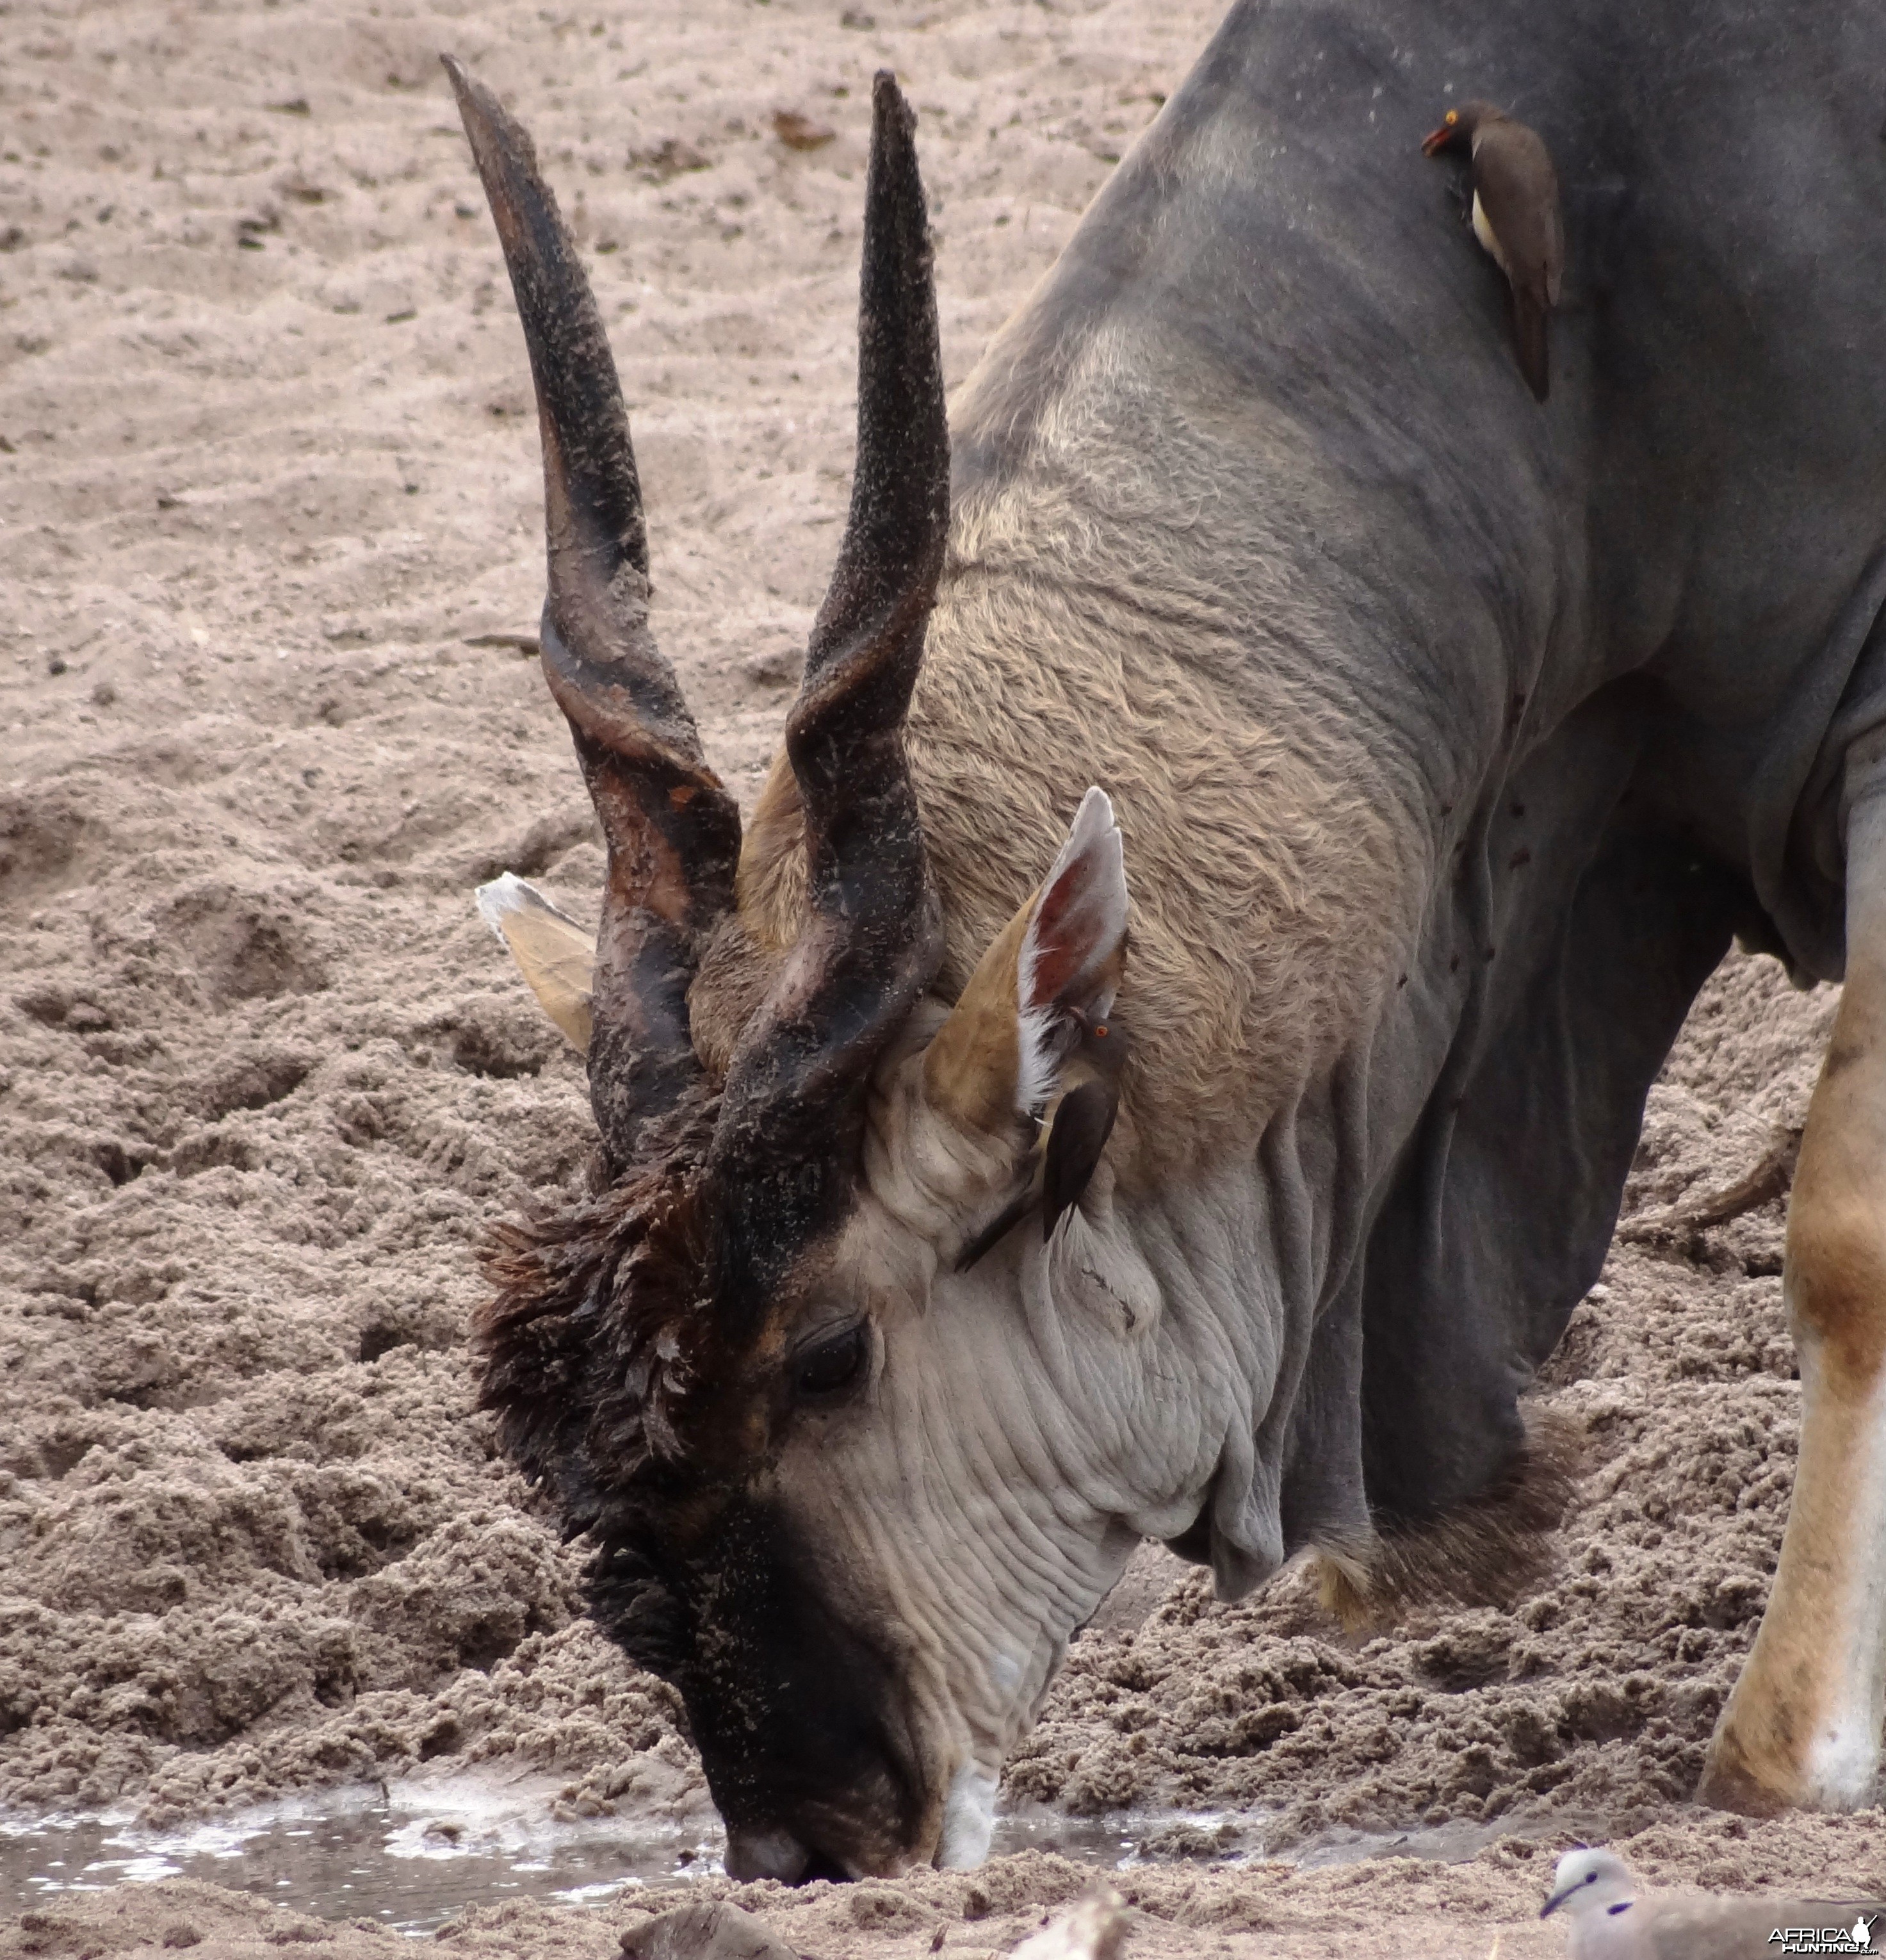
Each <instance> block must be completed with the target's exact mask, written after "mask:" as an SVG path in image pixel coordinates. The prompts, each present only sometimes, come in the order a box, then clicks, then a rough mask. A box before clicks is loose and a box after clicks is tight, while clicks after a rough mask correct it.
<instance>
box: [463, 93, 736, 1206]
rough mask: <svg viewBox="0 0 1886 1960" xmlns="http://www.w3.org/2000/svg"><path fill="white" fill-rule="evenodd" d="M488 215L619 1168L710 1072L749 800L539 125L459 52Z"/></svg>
mask: <svg viewBox="0 0 1886 1960" xmlns="http://www.w3.org/2000/svg"><path fill="white" fill-rule="evenodd" d="M444 62H445V68H446V72H447V74H448V75H450V77H451V78H452V87H453V90H454V91H455V92H456V94H457V97H458V103H459V114H460V116H461V118H462V119H463V122H464V124H465V133H466V135H467V136H468V137H469V138H470V139H471V145H472V157H473V158H474V159H475V161H476V163H477V164H478V171H479V177H481V178H482V179H483V180H484V185H485V196H486V198H487V199H488V200H489V202H490V204H491V215H492V217H493V218H495V220H496V221H497V224H498V240H499V242H500V243H501V244H502V246H503V247H504V260H505V263H506V264H507V266H508V267H509V268H510V283H511V290H512V291H513V292H514V294H516V296H517V313H518V317H519V318H520V320H521V321H522V323H523V329H524V339H525V342H526V345H528V347H529V348H530V371H531V375H532V377H533V380H534V381H535V382H536V390H537V422H538V427H539V431H540V432H541V434H542V439H543V483H544V529H545V541H546V543H547V545H548V547H549V590H548V591H547V593H546V594H545V599H544V609H543V627H542V646H543V667H544V676H545V679H546V680H548V682H549V685H550V692H551V694H552V696H553V698H555V702H556V704H557V705H558V707H559V708H561V709H562V711H563V712H564V714H565V717H566V718H567V719H568V721H569V724H570V732H571V736H572V737H573V738H574V741H575V743H576V752H577V760H578V761H579V762H580V764H581V765H582V768H583V775H584V781H586V782H587V784H588V785H589V790H590V798H591V800H593V802H594V803H595V805H596V815H597V816H598V818H599V819H600V820H601V823H602V826H603V838H604V841H605V842H606V845H607V847H608V851H609V872H608V877H607V880H606V885H605V887H604V891H603V920H602V926H601V929H600V932H599V933H598V935H597V939H596V984H595V992H594V995H593V1001H592V1012H593V1017H594V1023H595V1026H594V1033H593V1035H592V1036H591V1039H590V1050H589V1066H590V1105H591V1106H592V1108H593V1109H594V1111H595V1112H596V1127H597V1128H598V1129H599V1130H600V1131H601V1132H602V1135H603V1146H604V1147H605V1149H606V1150H607V1151H608V1153H609V1156H610V1157H611V1158H612V1160H613V1161H614V1163H615V1165H616V1166H617V1168H618V1169H621V1168H622V1167H624V1166H627V1165H629V1164H631V1163H634V1162H635V1161H636V1160H637V1159H638V1157H639V1156H640V1154H641V1150H640V1145H639V1139H640V1138H641V1132H642V1130H643V1127H644V1125H646V1124H647V1123H648V1122H650V1120H651V1119H653V1118H657V1117H659V1116H660V1115H663V1114H664V1113H665V1112H666V1111H667V1110H669V1109H671V1108H672V1107H673V1105H674V1103H676V1100H677V1099H679V1097H680V1096H681V1095H682V1093H683V1092H684V1090H686V1088H687V1087H688V1086H689V1084H690V1083H692V1082H693V1081H694V1080H696V1078H697V1077H698V1076H699V1074H700V1073H701V1064H700V1063H699V1061H698V1058H696V1056H695V1051H694V1045H693V1043H692V1041H691V1039H689V1027H688V1004H687V991H688V985H689V982H690V981H691V980H692V978H693V977H694V974H695V969H696V967H697V966H698V964H699V963H700V957H701V951H702V949H703V947H704V945H705V943H706V940H707V937H708V934H710V933H711V931H712V930H713V928H714V925H715V924H716V922H717V921H718V920H719V919H720V916H721V915H722V914H723V913H724V912H726V911H727V909H728V908H730V906H731V905H732V904H733V873H734V867H735V866H736V863H737V862H738V861H739V842H740V819H739V810H738V808H737V807H736V804H735V803H734V801H733V797H731V796H730V795H729V794H727V791H726V790H725V789H724V788H723V787H722V785H721V783H720V778H718V777H717V776H716V775H714V772H713V771H712V770H711V768H708V763H707V758H706V756H705V755H704V753H703V752H702V749H701V737H700V734H699V733H698V730H696V728H695V724H694V718H693V717H692V715H691V714H689V712H688V704H687V702H686V701H685V698H683V697H682V692H681V687H680V683H679V682H678V681H677V680H676V678H675V673H674V670H673V668H672V667H670V666H669V664H668V663H667V661H666V660H664V659H663V657H662V656H661V654H660V650H659V649H658V648H657V646H656V644H655V641H654V635H653V634H652V633H651V632H650V630H649V625H648V597H649V586H648V540H647V533H646V532H645V530H644V527H643V523H642V499H641V483H640V482H639V480H638V478H637V476H636V473H635V453H634V449H633V447H631V444H630V441H629V434H628V412H627V410H626V409H625V408H624V407H623V405H622V387H621V384H620V383H619V381H618V380H617V378H616V373H615V361H614V360H613V359H612V358H611V356H610V353H609V342H608V339H607V338H606V336H605V334H604V333H603V320H602V316H601V315H600V313H598V312H597V310H596V298H595V295H594V294H593V293H592V292H591V291H590V282H589V279H588V278H587V275H585V274H584V270H583V266H582V263H581V261H580V259H578V258H577V253H576V247H575V246H574V243H572V242H571V237H570V234H569V232H568V230H567V229H566V228H565V225H564V222H563V220H562V218H561V215H559V213H558V210H557V204H556V199H555V198H554V197H552V195H551V193H550V190H549V186H547V185H546V184H545V183H544V181H543V178H542V175H541V174H540V173H539V170H538V167H537V157H536V151H535V150H534V148H533V147H532V145H531V141H530V137H529V136H528V135H526V133H525V132H524V131H523V129H521V128H520V126H518V124H517V122H514V121H513V120H512V119H511V117H510V116H509V115H507V113H505V111H504V108H503V107H501V105H500V103H498V99H497V97H495V96H494V95H493V94H491V91H490V90H489V89H488V88H486V87H484V86H483V85H482V84H480V83H479V82H477V81H474V80H473V79H472V77H471V76H470V75H468V74H467V73H466V71H465V69H464V68H463V67H461V66H460V64H459V63H458V62H456V61H454V60H453V59H452V58H451V56H449V55H448V56H445V57H444Z"/></svg>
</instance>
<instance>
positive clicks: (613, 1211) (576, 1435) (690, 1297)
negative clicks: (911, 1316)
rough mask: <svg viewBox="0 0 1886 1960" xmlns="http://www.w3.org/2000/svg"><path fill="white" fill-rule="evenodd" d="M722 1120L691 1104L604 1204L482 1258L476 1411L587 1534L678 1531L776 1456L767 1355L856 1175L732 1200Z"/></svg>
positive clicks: (496, 1245)
mask: <svg viewBox="0 0 1886 1960" xmlns="http://www.w3.org/2000/svg"><path fill="white" fill-rule="evenodd" d="M719 1118H720V1109H719V1106H718V1102H717V1098H716V1097H715V1096H714V1094H713V1093H711V1091H708V1090H701V1092H699V1093H695V1094H692V1095H690V1096H688V1097H685V1098H684V1099H683V1100H682V1103H679V1105H678V1106H676V1109H673V1111H671V1112H669V1115H667V1116H666V1118H663V1122H662V1123H661V1125H660V1128H659V1129H658V1131H656V1132H655V1133H654V1134H650V1135H649V1136H648V1137H647V1143H648V1144H649V1146H650V1148H649V1150H648V1152H647V1156H646V1157H645V1158H644V1161H643V1162H642V1163H641V1164H639V1165H638V1166H636V1167H634V1169H631V1171H629V1172H628V1173H626V1174H625V1175H624V1176H622V1177H621V1178H619V1179H618V1180H617V1181H616V1182H615V1184H614V1185H612V1186H611V1187H610V1188H609V1189H608V1190H607V1191H606V1192H603V1193H602V1194H601V1195H599V1196H596V1197H594V1198H589V1199H587V1200H584V1201H581V1202H580V1203H577V1204H573V1205H571V1206H568V1207H567V1208H565V1209H563V1210H561V1211H555V1212H551V1213H547V1214H543V1215H542V1216H539V1217H536V1218H533V1219H531V1220H527V1221H526V1222H524V1223H513V1224H506V1225H502V1226H500V1227H498V1228H496V1230H495V1231H494V1233H492V1236H491V1239H490V1241H489V1243H488V1246H487V1247H486V1249H485V1254H484V1265H485V1271H486V1274H487V1276H488V1278H490V1279H491V1281H493V1282H494V1287H495V1290H494V1292H493V1294H492V1296H491V1298H490V1299H489V1300H488V1301H487V1302H486V1303H485V1306H483V1308H482V1309H481V1310H480V1312H479V1314H478V1316H476V1319H475V1322H474V1326H473V1332H474V1337H475V1342H476V1345H477V1348H478V1350H479V1357H480V1359H481V1360H482V1383H481V1386H480V1392H479V1406H480V1407H481V1408H485V1409H488V1410H491V1411H493V1412H494V1413H495V1414H496V1415H497V1416H498V1421H499V1425H500V1430H501V1440H502V1442H503V1444H504V1449H505V1452H506V1453H507V1455H509V1456H510V1457H511V1458H512V1459H513V1460H514V1462H517V1464H518V1465H520V1467H521V1468H523V1470H524V1471H525V1472H526V1474H527V1475H529V1476H530V1477H531V1478H533V1480H535V1481H542V1482H544V1483H547V1484H549V1487H550V1488H551V1490H552V1494H554V1495H555V1497H556V1499H557V1500H558V1504H559V1507H560V1508H561V1510H562V1512H563V1514H564V1520H565V1526H566V1527H567V1529H568V1531H569V1532H570V1534H571V1535H572V1536H574V1535H577V1533H579V1532H587V1531H593V1530H594V1529H596V1527H597V1526H598V1525H599V1523H600V1522H601V1520H602V1519H603V1516H605V1514H609V1515H610V1516H612V1518H613V1519H614V1520H615V1526H616V1528H617V1529H621V1528H622V1526H624V1524H625V1521H626V1513H640V1514H641V1515H642V1516H644V1520H645V1523H647V1525H649V1526H654V1527H655V1528H656V1529H659V1530H663V1531H665V1530H666V1529H669V1527H678V1526H679V1524H680V1522H681V1517H682V1513H683V1512H685V1513H689V1514H692V1513H694V1512H695V1511H696V1510H698V1500H700V1499H701V1498H702V1497H704V1495H705V1494H706V1493H707V1492H708V1490H709V1489H710V1488H711V1487H713V1486H715V1485H718V1486H720V1487H721V1488H723V1489H730V1488H732V1487H733V1485H735V1484H739V1483H742V1482H744V1481H746V1479H747V1478H749V1477H750V1476H751V1475H752V1474H753V1473H754V1472H755V1471H757V1470H758V1469H759V1468H760V1467H761V1465H762V1462H763V1460H764V1459H765V1453H766V1450H767V1448H768V1434H769V1431H770V1428H771V1414H772V1404H773V1401H774V1396H773V1395H772V1393H771V1386H772V1385H771V1371H770V1370H768V1367H767V1366H766V1355H767V1352H768V1349H769V1348H771V1347H774V1346H776V1345H777V1344H778V1341H779V1339H780V1338H781V1326H780V1323H781V1319H782V1317H783V1318H786V1319H789V1318H790V1315H791V1313H792V1310H793V1302H794V1300H796V1299H797V1298H798V1297H800V1294H801V1293H802V1292H803V1284H804V1279H805V1274H806V1272H807V1271H808V1270H809V1269H811V1268H816V1266H817V1265H819V1263H820V1261H819V1258H818V1256H817V1246H818V1245H819V1243H821V1242H822V1241H823V1240H824V1239H825V1237H826V1236H828V1233H829V1228H830V1225H831V1223H832V1214H833V1211H834V1210H835V1208H834V1206H833V1205H832V1198H833V1196H834V1195H837V1194H838V1187H841V1186H844V1187H846V1188H848V1186H849V1182H850V1181H849V1180H848V1179H844V1178H843V1177H842V1176H840V1175H838V1173H839V1171H840V1169H841V1166H839V1165H838V1164H836V1163H826V1164H825V1165H822V1166H818V1167H816V1174H815V1175H814V1176H813V1177H812V1178H811V1179H810V1181H809V1182H810V1185H811V1186H812V1187H813V1188H812V1189H811V1190H810V1192H808V1191H807V1190H806V1189H802V1188H799V1187H798V1185H797V1183H796V1182H795V1181H794V1179H793V1178H791V1177H790V1176H788V1177H784V1178H779V1179H772V1180H770V1181H767V1182H765V1183H764V1184H763V1185H758V1186H757V1187H756V1186H755V1184H753V1183H743V1185H742V1187H741V1188H739V1189H737V1190H733V1191H730V1190H729V1189H728V1188H727V1182H726V1181H725V1180H724V1179H722V1178H720V1177H719V1176H717V1175H716V1171H715V1166H714V1163H713V1161H712V1157H711V1145H712V1144H713V1141H714V1136H715V1133H716V1126H717V1122H718V1121H719ZM836 1209H838V1210H841V1209H842V1206H839V1207H837V1208H836ZM625 1507H626V1513H625ZM676 1507H680V1508H679V1510H678V1509H677V1508H676ZM656 1510H660V1511H661V1512H662V1513H663V1523H661V1524H660V1525H657V1523H656V1519H655V1516H654V1512H655V1511H656Z"/></svg>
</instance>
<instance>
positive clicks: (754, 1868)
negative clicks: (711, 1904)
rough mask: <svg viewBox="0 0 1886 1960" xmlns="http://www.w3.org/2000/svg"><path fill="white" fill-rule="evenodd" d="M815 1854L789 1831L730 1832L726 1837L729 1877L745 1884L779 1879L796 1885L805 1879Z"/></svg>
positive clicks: (770, 1829) (775, 1829) (772, 1829)
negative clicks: (759, 1880)
mask: <svg viewBox="0 0 1886 1960" xmlns="http://www.w3.org/2000/svg"><path fill="white" fill-rule="evenodd" d="M810 1863H812V1853H811V1852H810V1851H809V1850H807V1849H806V1847H805V1846H804V1845H803V1844H800V1841H799V1840H798V1839H797V1838H795V1837H794V1835H793V1834H792V1833H791V1832H790V1831H781V1830H779V1829H778V1828H769V1829H766V1830H763V1831H751V1830H739V1831H729V1832H728V1833H727V1876H728V1877H729V1878H730V1879H739V1881H740V1882H741V1883H742V1884H743V1885H744V1884H746V1882H748V1881H749V1880H751V1879H778V1881H779V1882H780V1883H781V1885H797V1884H798V1882H800V1879H803V1877H804V1876H806V1867H807V1866H809V1864H810Z"/></svg>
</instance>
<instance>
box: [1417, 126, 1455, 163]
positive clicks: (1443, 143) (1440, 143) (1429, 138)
mask: <svg viewBox="0 0 1886 1960" xmlns="http://www.w3.org/2000/svg"><path fill="white" fill-rule="evenodd" d="M1454 133H1455V132H1454V126H1453V125H1452V123H1451V122H1443V123H1442V125H1441V126H1440V127H1439V129H1435V130H1432V131H1430V132H1429V133H1428V135H1425V136H1423V138H1421V154H1422V155H1423V156H1424V157H1432V156H1436V155H1438V154H1439V153H1440V151H1442V150H1444V149H1446V147H1447V145H1448V144H1449V142H1450V141H1451V140H1452V137H1453V135H1454Z"/></svg>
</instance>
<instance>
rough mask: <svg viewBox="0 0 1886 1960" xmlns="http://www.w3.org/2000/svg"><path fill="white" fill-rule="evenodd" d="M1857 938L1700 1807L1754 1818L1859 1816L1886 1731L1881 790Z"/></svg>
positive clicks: (1797, 1244)
mask: <svg viewBox="0 0 1886 1960" xmlns="http://www.w3.org/2000/svg"><path fill="white" fill-rule="evenodd" d="M1846 936H1847V954H1846V988H1845V990H1844V991H1843V994H1842V995H1841V998H1840V1009H1839V1012H1838V1013H1837V1016H1836V1017H1835V1020H1834V1036H1833V1039H1832V1040H1831V1041H1830V1042H1829V1043H1828V1045H1827V1055H1826V1058H1825V1060H1824V1061H1823V1062H1822V1064H1821V1079H1820V1081H1819V1082H1818V1084H1817V1085H1816V1086H1815V1088H1814V1099H1813V1100H1812V1102H1811V1103H1810V1104H1809V1105H1808V1122H1807V1128H1806V1131H1805V1134H1804V1135H1803V1136H1802V1141H1801V1160H1800V1165H1799V1169H1797V1171H1796V1173H1795V1185H1794V1195H1793V1198H1792V1201H1791V1202H1790V1204H1789V1208H1788V1249H1787V1262H1786V1278H1785V1279H1784V1281H1783V1290H1784V1293H1785V1295H1786V1300H1787V1303H1788V1313H1789V1319H1790V1321H1791V1322H1792V1326H1793V1329H1794V1338H1795V1353H1796V1354H1797V1356H1798V1357H1799V1362H1800V1368H1801V1457H1800V1462H1799V1466H1798V1468H1796V1470H1795V1487H1794V1500H1793V1503H1792V1505H1791V1507H1789V1513H1788V1529H1787V1532H1786V1536H1785V1537H1784V1538H1783V1540H1782V1547H1781V1562H1780V1564H1779V1568H1778V1569H1777V1570H1776V1573H1775V1583H1774V1589H1773V1591H1772V1592H1771V1593H1770V1595H1769V1599H1768V1610H1767V1612H1766V1613H1765V1614H1764V1615H1763V1617H1762V1623H1761V1630H1760V1633H1759V1634H1757V1636H1756V1640H1755V1645H1754V1650H1753V1651H1752V1652H1751V1653H1750V1655H1749V1656H1748V1664H1747V1665H1746V1666H1744V1669H1743V1670H1742V1675H1741V1679H1740V1680H1739V1681H1738V1682H1737V1683H1736V1684H1735V1692H1734V1694H1732V1695H1731V1696H1730V1698H1729V1705H1728V1707H1726V1708H1725V1709H1724V1710H1723V1711H1722V1720H1721V1721H1720V1722H1719V1723H1718V1724H1717V1726H1716V1735H1715V1736H1714V1739H1713V1740H1712V1741H1711V1742H1710V1744H1709V1758H1708V1760H1707V1761H1706V1763H1705V1764H1704V1766H1703V1782H1702V1787H1701V1788H1700V1790H1699V1791H1698V1792H1697V1794H1698V1796H1700V1799H1702V1801H1703V1802H1704V1803H1712V1804H1716V1805H1717V1806H1720V1807H1721V1808H1722V1809H1729V1810H1740V1811H1745V1812H1751V1813H1753V1814H1756V1815H1766V1814H1770V1813H1772V1812H1776V1811H1779V1810H1782V1809H1787V1808H1789V1807H1790V1806H1802V1807H1805V1808H1807V1809H1818V1810H1850V1809H1855V1808H1856V1807H1858V1806H1861V1805H1863V1804H1865V1803H1866V1802H1867V1801H1868V1800H1869V1793H1870V1792H1871V1791H1872V1787H1873V1784H1874V1780H1875V1777H1876V1775H1877V1774H1878V1768H1879V1760H1880V1730H1881V1720H1882V1717H1886V786H1882V787H1881V789H1880V790H1878V791H1875V793H1874V794H1872V795H1871V796H1870V797H1868V798H1866V799H1865V800H1862V801H1860V802H1859V803H1856V806H1855V807H1854V809H1853V813H1852V815H1851V816H1850V818H1849V823H1848V829H1847V872H1846Z"/></svg>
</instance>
